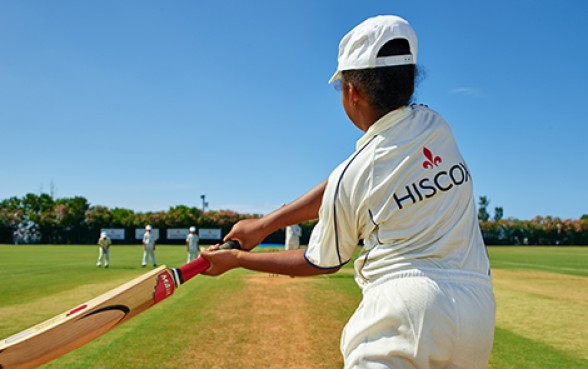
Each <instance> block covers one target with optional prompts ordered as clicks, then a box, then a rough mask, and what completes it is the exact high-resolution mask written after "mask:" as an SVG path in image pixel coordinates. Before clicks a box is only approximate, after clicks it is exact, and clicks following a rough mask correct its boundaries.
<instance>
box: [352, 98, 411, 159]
mask: <svg viewBox="0 0 588 369" xmlns="http://www.w3.org/2000/svg"><path fill="white" fill-rule="evenodd" d="M411 112H412V109H411V108H410V107H409V106H403V107H402V108H398V109H396V110H393V111H391V112H389V113H388V114H386V115H384V116H383V117H381V118H380V119H378V120H377V121H375V122H374V124H372V125H371V126H370V128H368V130H367V131H366V133H365V134H364V135H363V136H362V137H361V138H360V139H359V141H357V143H356V145H355V147H356V149H359V148H360V147H362V146H363V145H365V143H366V142H368V141H369V140H370V139H371V138H372V137H374V136H377V135H379V134H380V133H382V132H384V131H385V130H387V129H388V128H390V127H392V126H393V125H394V124H396V123H397V122H399V121H401V120H402V119H404V118H406V117H407V116H409V115H410V114H411Z"/></svg>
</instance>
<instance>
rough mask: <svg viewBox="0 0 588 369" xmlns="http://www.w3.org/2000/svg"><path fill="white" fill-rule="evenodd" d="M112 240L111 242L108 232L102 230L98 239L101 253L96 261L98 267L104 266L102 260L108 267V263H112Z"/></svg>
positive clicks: (105, 266)
mask: <svg viewBox="0 0 588 369" xmlns="http://www.w3.org/2000/svg"><path fill="white" fill-rule="evenodd" d="M111 243H112V242H110V238H108V235H107V234H106V232H102V233H100V238H99V239H98V246H100V247H98V250H99V252H100V253H99V254H98V262H97V263H96V266H97V267H98V268H100V267H101V266H102V260H104V268H108V265H109V264H110V245H111Z"/></svg>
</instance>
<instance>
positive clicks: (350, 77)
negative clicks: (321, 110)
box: [341, 39, 419, 115]
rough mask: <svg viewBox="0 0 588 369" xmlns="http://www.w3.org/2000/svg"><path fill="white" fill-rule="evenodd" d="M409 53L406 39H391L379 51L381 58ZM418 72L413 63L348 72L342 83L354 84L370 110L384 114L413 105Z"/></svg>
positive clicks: (344, 74)
mask: <svg viewBox="0 0 588 369" xmlns="http://www.w3.org/2000/svg"><path fill="white" fill-rule="evenodd" d="M406 54H410V47H409V45H408V41H406V40H404V39H395V40H391V41H389V42H388V43H386V44H384V46H382V48H381V49H380V51H379V52H378V56H393V55H406ZM418 73H419V71H418V69H417V67H416V65H413V64H410V65H398V66H391V67H380V68H373V69H359V70H346V71H343V72H342V77H343V78H342V81H341V82H342V83H343V84H346V83H351V84H352V85H353V86H354V87H355V88H357V89H358V90H359V91H361V92H363V93H364V94H365V96H366V99H367V100H368V102H369V103H370V105H371V107H372V108H373V109H374V110H375V111H376V112H378V113H381V114H382V115H384V114H386V113H388V112H390V111H392V110H396V109H398V108H400V107H402V106H406V105H409V104H410V103H411V99H412V96H413V93H414V89H415V84H416V78H417V77H418Z"/></svg>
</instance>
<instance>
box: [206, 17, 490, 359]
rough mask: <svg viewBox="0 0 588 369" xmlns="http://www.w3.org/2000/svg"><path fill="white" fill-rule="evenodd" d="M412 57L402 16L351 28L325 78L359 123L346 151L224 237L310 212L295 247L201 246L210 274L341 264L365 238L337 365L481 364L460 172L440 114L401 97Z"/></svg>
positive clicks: (328, 269)
mask: <svg viewBox="0 0 588 369" xmlns="http://www.w3.org/2000/svg"><path fill="white" fill-rule="evenodd" d="M454 57H455V58H457V57H458V56H454ZM416 61H417V38H416V35H415V33H414V31H413V29H412V28H411V26H410V25H409V24H408V23H407V22H406V21H405V20H404V19H402V18H399V17H396V16H379V17H374V18H370V19H368V20H366V21H364V22H363V23H361V24H360V25H358V26H357V27H355V28H354V29H353V30H351V31H350V32H349V33H348V34H347V35H346V36H345V37H344V38H343V39H342V40H341V43H340V44H339V58H338V68H337V71H336V73H335V75H334V76H333V78H331V81H330V82H337V83H338V87H339V89H340V90H341V102H342V105H343V108H344V110H345V113H346V114H347V116H348V117H349V119H350V120H351V121H352V122H353V124H355V126H357V127H358V128H359V129H361V130H362V131H363V132H364V135H363V137H362V138H361V139H359V141H358V142H357V145H356V150H355V152H354V153H353V154H351V156H350V157H349V158H348V159H347V160H345V161H344V162H343V163H341V165H340V166H339V167H337V168H336V169H335V170H334V171H333V172H332V173H331V175H330V176H329V178H328V180H327V181H326V182H323V183H321V184H319V185H318V186H316V187H315V188H313V189H312V190H310V191H309V192H307V193H306V194H305V195H303V196H302V197H300V198H299V199H297V200H295V201H294V202H292V203H290V204H288V205H286V206H284V207H282V208H280V209H277V210H275V211H274V212H272V213H270V214H268V215H266V216H264V217H262V218H259V219H248V220H244V221H241V222H239V223H237V224H236V225H235V226H234V227H233V229H232V230H231V231H230V232H229V233H228V234H227V235H226V237H225V240H228V239H233V240H237V241H239V242H240V243H241V246H242V248H243V249H245V250H250V249H252V248H253V247H255V246H256V245H257V244H259V243H260V242H261V241H262V240H263V239H264V238H265V237H266V236H267V235H269V234H270V233H272V232H274V231H275V230H277V229H279V228H281V227H284V226H285V225H288V224H296V223H300V222H302V221H306V220H310V219H316V218H318V223H317V225H316V226H315V228H314V229H313V231H312V234H311V237H310V240H309V244H308V247H307V248H306V250H303V249H299V250H289V251H284V252H274V253H263V252H251V253H250V252H245V251H241V250H219V251H214V252H212V251H203V252H202V256H203V257H205V258H206V259H207V260H209V261H210V262H211V267H210V268H209V269H208V270H207V271H206V272H205V273H206V274H209V275H218V274H221V273H224V272H225V271H227V270H229V269H232V268H236V267H243V268H247V269H251V270H257V271H262V272H267V273H281V274H287V275H299V276H302V275H319V274H326V273H334V272H336V271H337V270H339V268H341V267H342V266H343V265H344V264H346V263H348V262H349V261H350V260H351V259H352V258H353V256H354V253H355V252H356V250H357V248H358V244H359V242H360V241H363V245H364V246H363V247H362V248H361V249H360V250H359V257H358V258H357V260H356V261H355V264H354V266H355V280H356V282H357V284H358V285H359V287H360V288H361V289H362V292H363V299H362V301H361V304H360V305H359V307H358V308H357V310H356V311H355V313H354V314H353V316H352V317H351V318H350V320H349V322H348V323H347V325H346V327H345V329H344V331H343V334H342V337H341V353H342V355H343V359H344V365H345V368H346V369H351V368H353V369H385V368H387V369H392V368H393V369H441V368H448V369H482V368H486V367H487V365H488V361H489V358H490V352H491V349H492V342H493V337H494V336H493V335H494V322H495V309H496V305H495V300H494V294H493V291H492V281H491V278H490V263H489V261H488V257H487V254H486V249H485V246H484V243H483V240H482V235H481V232H480V229H479V225H478V219H477V212H476V203H475V200H474V193H473V186H472V178H471V174H470V172H469V169H468V167H467V166H466V164H465V160H464V159H463V157H462V156H461V154H460V152H459V150H458V147H457V145H456V142H455V139H454V137H453V134H452V132H451V129H450V127H449V125H448V123H447V122H446V121H445V119H443V117H441V116H440V115H439V114H438V113H437V112H435V111H433V110H431V109H429V108H427V107H424V106H414V105H411V104H410V102H411V99H412V95H413V92H414V85H415V78H416V77H417V75H418V74H417V72H418V69H417V68H416V65H415V64H416ZM215 248H217V247H214V248H213V249H215Z"/></svg>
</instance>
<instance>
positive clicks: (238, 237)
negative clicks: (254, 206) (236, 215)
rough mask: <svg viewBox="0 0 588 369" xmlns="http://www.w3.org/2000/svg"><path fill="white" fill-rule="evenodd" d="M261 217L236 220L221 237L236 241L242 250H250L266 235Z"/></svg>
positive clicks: (225, 239)
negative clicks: (229, 229)
mask: <svg viewBox="0 0 588 369" xmlns="http://www.w3.org/2000/svg"><path fill="white" fill-rule="evenodd" d="M266 233H267V232H266V230H265V227H264V221H263V218H260V219H245V220H241V221H239V222H237V223H236V224H235V225H234V226H233V228H231V231H230V232H229V233H227V235H226V236H225V238H224V239H223V240H224V241H225V242H226V241H228V240H235V241H238V242H239V244H240V245H241V249H242V250H251V249H252V248H254V247H255V246H257V245H259V244H260V243H261V241H263V239H264V238H265V237H267V234H266Z"/></svg>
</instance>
